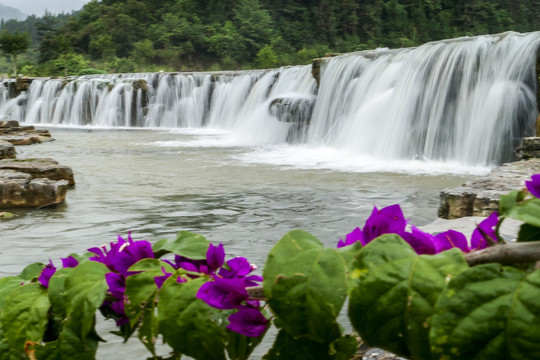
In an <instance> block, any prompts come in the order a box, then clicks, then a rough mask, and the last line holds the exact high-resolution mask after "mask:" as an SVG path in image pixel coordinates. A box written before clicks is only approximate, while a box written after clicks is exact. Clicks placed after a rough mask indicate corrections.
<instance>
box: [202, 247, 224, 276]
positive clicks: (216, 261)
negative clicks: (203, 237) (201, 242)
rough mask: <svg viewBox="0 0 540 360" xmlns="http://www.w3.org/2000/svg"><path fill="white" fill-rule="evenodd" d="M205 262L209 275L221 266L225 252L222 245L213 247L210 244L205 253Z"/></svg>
mask: <svg viewBox="0 0 540 360" xmlns="http://www.w3.org/2000/svg"><path fill="white" fill-rule="evenodd" d="M206 262H207V263H208V267H209V270H210V272H211V273H214V272H215V271H216V270H217V269H219V268H220V267H222V266H223V263H224V262H225V250H223V244H219V245H218V246H214V245H213V244H210V246H209V247H208V251H206Z"/></svg>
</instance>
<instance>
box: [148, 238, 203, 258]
mask: <svg viewBox="0 0 540 360" xmlns="http://www.w3.org/2000/svg"><path fill="white" fill-rule="evenodd" d="M209 246H210V242H209V241H208V240H206V238H205V237H203V236H201V235H198V234H195V233H192V232H189V231H180V232H179V233H178V236H177V237H176V239H175V240H172V241H171V240H167V239H164V240H160V241H158V242H157V243H155V244H154V246H153V247H152V250H154V253H155V254H156V257H157V258H159V257H161V256H163V255H165V254H167V253H173V254H176V255H180V256H184V257H187V258H189V259H192V260H204V259H206V252H207V251H208V247H209Z"/></svg>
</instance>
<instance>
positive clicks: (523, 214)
mask: <svg viewBox="0 0 540 360" xmlns="http://www.w3.org/2000/svg"><path fill="white" fill-rule="evenodd" d="M504 215H505V216H506V217H510V218H512V219H516V220H520V221H523V222H524V223H526V224H529V225H532V226H536V227H540V199H530V200H527V201H524V202H522V203H520V204H519V205H517V206H514V207H513V208H512V209H511V210H509V211H507V212H506V213H505V214H504Z"/></svg>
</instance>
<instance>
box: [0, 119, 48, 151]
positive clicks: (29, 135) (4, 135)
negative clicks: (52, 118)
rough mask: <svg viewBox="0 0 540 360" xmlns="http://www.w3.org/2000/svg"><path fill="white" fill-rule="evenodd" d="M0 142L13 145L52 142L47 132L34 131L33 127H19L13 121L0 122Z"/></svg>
mask: <svg viewBox="0 0 540 360" xmlns="http://www.w3.org/2000/svg"><path fill="white" fill-rule="evenodd" d="M0 140H1V141H7V142H10V143H11V144H13V145H31V144H39V143H42V142H46V141H51V140H54V139H53V138H52V137H51V133H50V132H49V130H36V129H35V128H34V127H33V126H19V123H18V122H17V121H14V120H8V121H2V122H0Z"/></svg>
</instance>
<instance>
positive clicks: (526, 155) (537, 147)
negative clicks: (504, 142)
mask: <svg viewBox="0 0 540 360" xmlns="http://www.w3.org/2000/svg"><path fill="white" fill-rule="evenodd" d="M516 157H517V158H518V159H520V160H527V159H531V158H540V137H526V138H523V139H521V144H520V145H519V147H518V148H517V149H516Z"/></svg>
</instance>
